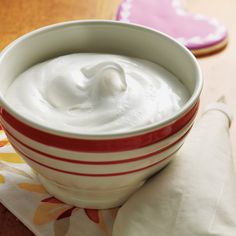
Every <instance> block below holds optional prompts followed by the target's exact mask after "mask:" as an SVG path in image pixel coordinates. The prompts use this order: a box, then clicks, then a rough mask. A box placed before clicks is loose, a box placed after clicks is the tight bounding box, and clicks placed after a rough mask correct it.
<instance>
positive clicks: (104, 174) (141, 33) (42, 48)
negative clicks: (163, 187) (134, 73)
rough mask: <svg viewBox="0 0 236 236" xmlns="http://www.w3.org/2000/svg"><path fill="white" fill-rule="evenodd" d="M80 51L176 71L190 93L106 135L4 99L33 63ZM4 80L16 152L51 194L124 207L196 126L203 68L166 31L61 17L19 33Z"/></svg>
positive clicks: (2, 70) (5, 113)
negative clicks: (57, 122) (61, 124)
mask: <svg viewBox="0 0 236 236" xmlns="http://www.w3.org/2000/svg"><path fill="white" fill-rule="evenodd" d="M81 51H82V52H103V53H109V52H112V53H116V54H117V53H119V54H125V55H129V56H135V57H139V58H143V59H148V60H151V61H154V62H156V63H158V64H161V65H163V66H164V67H166V68H167V69H168V70H170V71H172V73H174V74H176V75H177V76H178V77H179V78H180V79H181V81H182V83H183V84H185V85H186V87H187V88H188V89H189V91H190V93H191V97H190V99H189V101H188V102H187V103H186V104H185V106H184V107H183V108H182V109H181V110H180V111H179V112H178V113H176V114H175V115H174V116H173V117H171V118H169V119H167V120H164V121H163V122H161V123H158V124H153V125H150V126H147V127H144V128H141V129H139V130H135V131H132V132H127V133H115V134H108V135H98V134H93V135H86V134H78V133H73V132H64V131H60V130H59V129H58V130H56V129H53V128H46V127H44V126H43V125H40V124H37V123H35V122H34V121H33V120H29V119H28V118H27V117H24V116H23V115H22V114H19V113H18V112H16V111H15V109H14V107H11V106H10V105H9V104H8V103H7V101H6V100H5V99H4V92H5V91H6V89H7V88H8V86H9V85H10V84H11V82H12V80H13V79H14V77H16V76H17V75H18V74H19V73H21V72H23V71H24V70H26V69H27V68H28V67H30V66H32V65H34V64H36V63H38V62H40V61H43V60H46V59H49V58H52V57H55V56H59V55H63V54H68V53H72V52H81ZM0 82H1V88H0V102H1V111H0V119H1V124H2V126H3V128H4V130H5V132H6V134H7V136H8V139H9V141H10V142H11V144H12V146H13V147H14V148H15V150H16V152H18V153H19V154H20V155H21V156H22V157H23V158H24V160H25V161H26V162H27V163H28V164H29V165H30V166H31V167H32V168H33V169H34V170H36V172H37V173H38V176H39V179H40V181H41V182H42V184H43V185H44V186H45V188H46V189H47V190H48V191H49V192H50V193H51V194H52V195H54V196H56V197H57V198H59V199H60V200H62V201H65V202H66V203H69V204H72V205H76V206H80V207H86V208H109V207H114V206H118V205H120V204H121V203H122V202H123V201H125V200H126V199H127V197H128V196H129V195H130V194H131V193H133V192H134V191H135V190H137V189H138V188H139V187H140V186H141V185H142V184H143V183H144V182H145V180H146V179H147V178H148V177H150V176H151V175H152V174H154V173H156V172H157V171H158V170H160V169H161V168H163V167H164V166H165V165H166V164H167V163H168V162H169V161H170V160H171V158H172V157H173V156H174V155H173V154H174V153H175V152H177V150H178V149H179V148H180V147H181V145H182V144H183V142H184V139H185V137H186V135H187V134H188V132H189V131H190V129H191V127H192V124H193V121H194V118H195V116H196V113H197V110H198V105H199V96H200V92H201V89H202V78H201V73H200V70H199V66H198V64H197V62H196V60H195V58H194V57H193V56H192V54H191V53H190V52H189V51H188V50H187V49H185V48H184V47H182V46H181V45H180V44H179V43H177V42H176V41H174V40H173V39H171V38H169V37H168V36H166V35H164V34H162V33H160V32H157V31H153V30H151V29H147V28H143V27H141V26H137V25H131V24H125V23H118V22H112V21H75V22H67V23H61V24H57V25H52V26H48V27H45V28H42V29H39V30H36V31H34V32H31V33H29V34H27V35H25V36H23V37H21V38H19V39H17V40H16V41H14V42H13V43H12V44H10V45H9V46H8V47H7V48H6V49H5V50H4V51H3V52H2V54H1V55H0Z"/></svg>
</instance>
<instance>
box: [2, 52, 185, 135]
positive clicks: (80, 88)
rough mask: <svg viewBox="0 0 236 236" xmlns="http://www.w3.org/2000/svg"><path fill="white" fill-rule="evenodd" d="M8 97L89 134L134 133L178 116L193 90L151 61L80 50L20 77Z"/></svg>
mask: <svg viewBox="0 0 236 236" xmlns="http://www.w3.org/2000/svg"><path fill="white" fill-rule="evenodd" d="M5 98H6V100H7V101H8V103H9V104H11V105H12V106H13V107H14V108H15V109H16V110H18V111H19V112H20V113H21V114H22V115H23V116H25V117H28V118H30V119H32V120H34V121H35V122H37V123H39V124H42V125H44V126H48V127H51V128H56V129H59V130H64V131H69V132H70V131H72V132H78V133H83V134H92V133H93V134H95V133H98V134H99V133H101V134H102V133H116V132H123V131H130V130H134V129H138V128H141V127H145V126H147V125H150V124H154V123H158V122H160V121H163V120H165V119H168V118H169V117H171V116H172V115H173V114H175V113H176V112H177V111H178V110H179V109H180V108H181V107H182V106H183V105H184V104H185V103H186V101H187V100H188V98H189V92H188V90H187V89H186V88H185V87H184V86H183V84H182V83H181V82H180V81H179V80H178V78H176V77H175V76H174V75H173V74H171V73H170V72H169V71H167V70H166V69H164V68H163V67H161V66H160V65H157V64H154V63H152V62H150V61H146V60H141V59H137V58H130V57H126V56H119V55H110V54H93V53H78V54H70V55H66V56H61V57H58V58H55V59H52V60H49V61H46V62H43V63H41V64H37V65H35V66H33V67H31V68H30V69H28V70H27V71H25V72H24V73H22V74H21V75H19V76H18V77H17V78H16V79H15V80H14V82H13V83H12V84H11V85H10V87H9V88H8V90H7V92H6V94H5Z"/></svg>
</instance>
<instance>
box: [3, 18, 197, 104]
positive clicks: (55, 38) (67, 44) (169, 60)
mask: <svg viewBox="0 0 236 236" xmlns="http://www.w3.org/2000/svg"><path fill="white" fill-rule="evenodd" d="M76 52H97V53H112V54H122V55H127V56H131V57H138V58H142V59H146V60H149V61H152V62H154V63H157V64H160V65H162V66H163V67H165V68H166V69H167V70H169V71H170V72H172V73H173V74H175V75H176V76H177V77H178V78H179V79H180V80H181V81H182V83H183V84H184V85H185V86H186V87H187V88H188V90H189V92H190V94H191V98H190V101H189V104H187V105H186V106H188V107H190V105H191V104H190V103H192V104H193V103H194V100H195V101H196V99H197V98H198V96H199V94H200V90H201V79H200V77H201V76H200V72H199V67H198V65H197V63H196V60H195V59H194V57H193V56H192V55H191V53H189V52H188V50H187V49H184V48H183V47H182V46H180V45H179V44H178V43H176V42H175V41H174V40H172V39H170V38H169V37H167V36H166V35H163V34H161V33H158V32H156V31H152V30H150V29H147V28H143V27H140V26H136V25H129V24H125V23H120V22H119V23H118V22H112V21H77V22H67V23H63V24H57V25H54V26H49V27H45V28H42V29H39V30H37V31H34V32H32V33H29V34H27V35H25V36H23V37H21V38H19V39H18V40H16V41H14V42H13V43H12V44H10V45H9V46H8V47H7V48H6V49H5V50H4V51H3V52H2V54H1V56H0V83H1V86H0V98H1V102H2V103H3V104H4V105H5V107H6V106H8V104H7V101H5V100H4V93H5V91H6V90H7V88H8V87H9V85H10V84H11V83H12V81H13V80H14V79H15V77H16V76H18V75H19V74H20V73H22V72H23V71H25V70H26V69H28V68H29V67H31V66H33V65H35V64H37V63H39V62H42V61H45V60H48V59H50V58H54V57H57V56H61V55H65V54H69V53H76Z"/></svg>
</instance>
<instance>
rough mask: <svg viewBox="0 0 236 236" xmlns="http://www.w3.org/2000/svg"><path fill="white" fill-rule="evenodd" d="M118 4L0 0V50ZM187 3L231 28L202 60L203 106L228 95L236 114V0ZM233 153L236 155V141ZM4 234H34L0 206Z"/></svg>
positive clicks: (109, 0) (108, 0)
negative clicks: (222, 44) (219, 48)
mask: <svg viewBox="0 0 236 236" xmlns="http://www.w3.org/2000/svg"><path fill="white" fill-rule="evenodd" d="M118 3H119V0H57V1H56V0H31V1H28V0H0V4H1V5H0V50H1V49H2V48H3V47H5V46H6V45H7V44H8V43H10V42H11V41H12V40H14V39H16V38H17V37H19V36H21V35H22V34H25V33H27V32H29V31H31V30H34V29H36V28H39V27H42V26H45V25H48V24H52V23H56V22H61V21H67V20H77V19H88V18H90V19H111V18H112V17H113V16H114V12H115V10H116V8H117V5H118ZM184 3H185V5H186V6H185V7H186V8H187V9H188V10H189V11H192V12H197V13H202V14H206V15H209V16H214V17H217V18H218V19H219V20H221V22H223V23H224V24H225V25H226V26H227V28H228V29H229V45H228V47H227V48H226V49H225V50H224V51H222V52H220V53H218V54H216V55H212V56H209V57H205V58H201V59H199V62H200V65H201V67H202V70H203V74H204V78H205V85H204V90H203V93H202V105H201V107H204V105H205V104H208V103H209V102H212V101H215V100H216V99H217V98H219V97H220V96H221V95H224V96H225V97H226V100H227V103H228V105H229V107H230V108H231V110H232V112H233V114H234V117H236V99H235V96H234V95H235V94H236V24H235V13H236V4H235V0H208V1H207V0H188V1H185V2H184ZM235 123H236V122H234V123H233V125H232V128H231V133H232V141H234V140H236V125H235ZM232 143H233V142H232ZM233 153H234V154H236V145H235V144H234V143H233ZM3 235H4V236H9V235H12V236H15V235H20V236H21V235H24V236H28V235H33V234H32V233H31V232H30V231H29V230H28V229H27V228H26V227H25V226H24V225H23V224H21V222H19V221H18V220H17V219H16V218H15V217H14V216H13V215H12V214H11V213H10V212H9V211H8V210H6V209H5V208H4V207H3V206H2V205H0V236H3Z"/></svg>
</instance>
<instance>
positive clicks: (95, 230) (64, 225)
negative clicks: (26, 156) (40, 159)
mask: <svg viewBox="0 0 236 236" xmlns="http://www.w3.org/2000/svg"><path fill="white" fill-rule="evenodd" d="M0 202H1V203H2V204H3V205H4V206H5V207H6V208H8V209H9V210H10V211H11V212H12V213H13V214H14V215H15V216H16V217H17V218H18V219H19V220H21V221H22V222H23V223H24V224H25V225H26V226H27V227H28V228H29V229H30V230H31V231H32V232H33V233H34V234H36V235H43V236H47V235H50V236H51V235H55V236H64V235H68V236H73V235H77V236H108V235H111V234H112V225H113V222H114V219H115V217H116V213H117V210H118V209H117V208H114V209H108V210H96V209H82V208H77V207H73V206H70V205H66V204H65V203H63V202H61V201H59V200H57V199H56V198H54V197H52V196H50V195H49V194H48V193H47V192H46V190H45V189H44V187H43V186H42V185H41V184H40V183H39V181H38V180H37V177H36V175H35V173H34V171H33V170H32V169H31V168H30V167H29V166H28V165H27V164H26V163H25V162H24V160H23V159H22V158H21V157H20V156H18V154H17V153H15V151H14V149H13V148H12V147H11V145H10V143H9V142H8V140H7V138H6V136H5V134H4V131H3V130H0Z"/></svg>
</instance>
